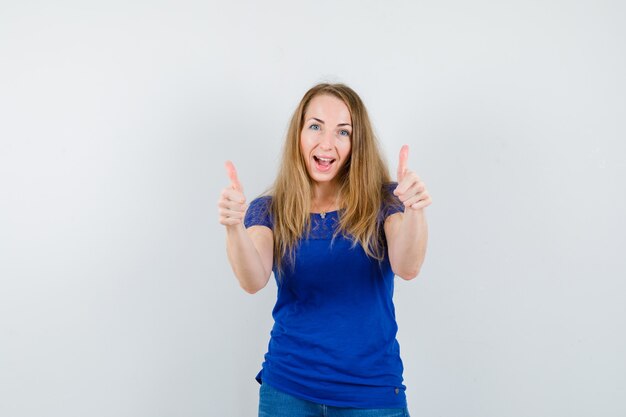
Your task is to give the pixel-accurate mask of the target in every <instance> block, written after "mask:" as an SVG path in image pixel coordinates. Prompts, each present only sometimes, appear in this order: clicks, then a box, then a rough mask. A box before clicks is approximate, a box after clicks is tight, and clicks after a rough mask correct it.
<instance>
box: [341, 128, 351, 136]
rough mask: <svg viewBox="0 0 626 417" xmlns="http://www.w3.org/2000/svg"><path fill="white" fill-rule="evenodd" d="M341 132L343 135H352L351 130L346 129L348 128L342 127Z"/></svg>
mask: <svg viewBox="0 0 626 417" xmlns="http://www.w3.org/2000/svg"><path fill="white" fill-rule="evenodd" d="M339 134H340V135H341V136H350V131H349V130H346V129H341V130H340V131H339Z"/></svg>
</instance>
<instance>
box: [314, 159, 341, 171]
mask: <svg viewBox="0 0 626 417" xmlns="http://www.w3.org/2000/svg"><path fill="white" fill-rule="evenodd" d="M313 160H315V167H316V168H317V170H318V171H321V172H326V171H328V170H330V167H331V166H332V165H333V163H334V162H335V161H336V159H330V158H319V157H317V156H315V155H313Z"/></svg>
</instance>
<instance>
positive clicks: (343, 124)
mask: <svg viewBox="0 0 626 417" xmlns="http://www.w3.org/2000/svg"><path fill="white" fill-rule="evenodd" d="M311 119H314V120H317V121H318V122H320V123H321V124H324V121H323V120H322V119H318V118H317V117H309V120H311ZM337 126H350V127H352V125H351V124H350V123H339V124H338V125H337Z"/></svg>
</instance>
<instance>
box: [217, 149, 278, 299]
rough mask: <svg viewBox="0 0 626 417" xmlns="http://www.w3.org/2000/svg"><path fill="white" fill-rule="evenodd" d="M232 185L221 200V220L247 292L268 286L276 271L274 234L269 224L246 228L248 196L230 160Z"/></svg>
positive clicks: (228, 248) (232, 261) (230, 256)
mask: <svg viewBox="0 0 626 417" xmlns="http://www.w3.org/2000/svg"><path fill="white" fill-rule="evenodd" d="M226 170H227V172H228V176H229V177H230V181H231V184H230V187H227V188H224V189H223V190H222V193H221V195H220V198H219V200H218V202H217V206H218V211H219V221H220V223H221V224H223V225H224V226H226V253H227V255H228V261H229V262H230V266H231V268H232V269H233V272H234V273H235V276H236V277H237V280H238V281H239V285H240V286H241V288H243V289H244V291H246V292H247V293H250V294H254V293H256V292H257V291H259V290H260V289H261V288H263V287H265V285H267V281H269V277H270V275H271V273H272V262H273V257H274V244H273V242H274V235H273V233H272V230H271V229H270V228H269V227H265V226H261V225H254V226H250V227H249V228H248V229H246V228H245V225H244V218H245V214H246V208H247V207H246V204H245V203H246V197H245V196H244V195H243V187H242V186H241V183H240V182H239V178H238V177H237V171H236V170H235V166H234V165H233V163H232V162H230V161H227V162H226Z"/></svg>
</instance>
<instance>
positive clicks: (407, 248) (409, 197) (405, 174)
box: [384, 145, 432, 280]
mask: <svg viewBox="0 0 626 417" xmlns="http://www.w3.org/2000/svg"><path fill="white" fill-rule="evenodd" d="M408 157H409V147H408V146H407V145H404V146H403V147H402V148H401V149H400V161H399V163H398V186H397V187H396V189H395V190H394V191H393V193H394V195H395V196H396V197H398V199H399V200H400V201H401V202H402V203H403V204H404V213H395V214H392V215H390V216H389V217H387V219H385V225H384V229H385V237H386V238H387V247H388V251H389V263H390V264H391V269H392V270H393V272H394V273H395V274H396V275H398V276H399V277H401V278H403V279H405V280H411V279H413V278H415V277H416V276H417V275H418V274H419V272H420V269H421V268H422V264H423V263H424V258H425V256H426V245H427V242H428V225H427V224H426V215H425V214H424V208H425V207H427V206H429V205H430V204H431V202H432V199H431V198H430V194H429V193H428V191H427V190H426V186H425V184H424V183H423V182H422V180H421V179H420V178H419V177H418V176H417V174H415V172H413V171H410V170H409V169H407V167H406V164H407V159H408Z"/></svg>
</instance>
